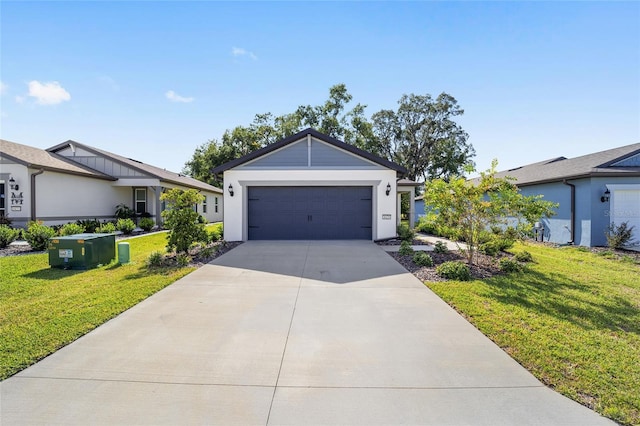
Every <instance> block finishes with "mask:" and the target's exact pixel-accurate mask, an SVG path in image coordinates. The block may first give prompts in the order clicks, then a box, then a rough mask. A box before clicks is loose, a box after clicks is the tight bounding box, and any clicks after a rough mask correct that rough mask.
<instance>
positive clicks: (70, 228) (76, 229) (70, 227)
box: [58, 223, 85, 236]
mask: <svg viewBox="0 0 640 426" xmlns="http://www.w3.org/2000/svg"><path fill="white" fill-rule="evenodd" d="M83 232H85V229H84V226H82V225H78V224H77V223H67V224H66V225H62V228H60V229H59V230H58V234H59V235H62V236H65V235H74V234H82V233H83Z"/></svg>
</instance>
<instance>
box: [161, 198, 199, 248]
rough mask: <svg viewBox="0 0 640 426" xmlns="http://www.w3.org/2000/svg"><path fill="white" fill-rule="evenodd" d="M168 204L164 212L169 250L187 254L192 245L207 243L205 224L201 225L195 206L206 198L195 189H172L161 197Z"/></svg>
mask: <svg viewBox="0 0 640 426" xmlns="http://www.w3.org/2000/svg"><path fill="white" fill-rule="evenodd" d="M160 199H161V200H163V201H165V202H166V203H167V209H166V210H165V211H163V212H162V218H163V219H164V225H165V227H166V228H168V229H169V233H168V235H167V249H168V250H174V249H175V250H176V251H177V252H178V253H180V252H182V253H186V252H187V251H188V250H189V247H190V246H191V244H193V243H196V242H205V241H207V239H208V236H207V232H206V230H205V228H204V224H203V223H199V221H198V217H199V216H200V215H199V214H198V212H196V211H195V210H194V208H193V207H194V206H195V205H196V204H198V203H201V202H202V201H203V200H204V197H203V196H202V195H201V194H199V193H198V191H196V190H195V189H189V190H187V191H183V190H181V189H171V190H169V191H167V192H165V193H164V194H162V195H161V196H160Z"/></svg>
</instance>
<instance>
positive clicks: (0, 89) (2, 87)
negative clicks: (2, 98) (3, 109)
mask: <svg viewBox="0 0 640 426" xmlns="http://www.w3.org/2000/svg"><path fill="white" fill-rule="evenodd" d="M7 90H9V86H7V85H6V84H4V82H2V81H0V95H4V94H5V93H7Z"/></svg>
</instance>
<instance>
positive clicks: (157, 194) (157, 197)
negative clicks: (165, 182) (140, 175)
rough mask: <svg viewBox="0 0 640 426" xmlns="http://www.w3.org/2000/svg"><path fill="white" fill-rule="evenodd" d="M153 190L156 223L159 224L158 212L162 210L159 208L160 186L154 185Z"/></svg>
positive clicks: (159, 215) (160, 220) (160, 216)
mask: <svg viewBox="0 0 640 426" xmlns="http://www.w3.org/2000/svg"><path fill="white" fill-rule="evenodd" d="M154 192H155V193H156V197H155V198H156V206H155V207H156V208H155V210H156V225H158V226H160V225H161V224H162V215H161V214H160V213H161V212H162V210H161V209H160V207H161V206H160V195H162V187H161V186H156V187H154Z"/></svg>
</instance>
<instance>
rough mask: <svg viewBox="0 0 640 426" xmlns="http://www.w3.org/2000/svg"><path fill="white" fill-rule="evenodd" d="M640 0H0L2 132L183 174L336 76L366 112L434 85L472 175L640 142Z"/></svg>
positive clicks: (322, 92) (314, 99)
mask: <svg viewBox="0 0 640 426" xmlns="http://www.w3.org/2000/svg"><path fill="white" fill-rule="evenodd" d="M639 23H640V2H635V1H631V2H612V1H606V2H581V1H575V2H565V1H563V2H508V1H505V2H482V1H470V2H457V1H455V2H454V1H439V2H435V1H434V2H432V1H414V2H385V1H377V2H367V1H361V2H339V1H332V2H268V1H261V2H214V1H193V2H189V1H181V2H169V1H139V2H129V1H116V2H106V1H92V2H91V1H85V2H79V1H72V2H54V1H46V2H32V1H15V2H14V1H7V0H2V1H0V137H1V138H2V139H7V140H10V141H13V142H18V143H22V144H25V145H31V146H35V147H39V148H48V147H51V146H54V145H57V144H59V143H61V142H64V141H66V140H69V139H71V140H75V141H78V142H81V143H84V144H87V145H90V146H94V147H97V148H101V149H105V150H108V151H111V152H114V153H116V154H119V155H123V156H125V157H130V158H133V159H136V160H139V161H143V162H145V163H148V164H152V165H155V166H159V167H163V168H166V169H168V170H172V171H175V172H179V171H181V170H182V168H183V166H184V164H185V162H186V161H188V160H189V159H190V158H191V157H192V155H193V153H194V151H195V149H196V148H197V147H198V146H200V145H202V144H204V143H206V142H207V141H209V140H211V139H220V138H221V136H222V134H223V133H224V131H225V130H226V129H232V128H234V127H235V126H238V125H248V124H249V123H250V122H251V121H252V120H253V117H254V116H255V115H256V114H259V113H265V112H271V113H273V114H275V115H281V114H286V113H290V112H293V111H294V110H295V109H296V108H297V107H298V106H299V105H319V104H321V103H323V102H324V101H325V100H326V99H327V98H328V93H329V88H330V87H331V86H333V85H335V84H338V83H344V84H345V85H346V87H347V89H348V91H349V93H351V95H352V96H353V101H352V103H351V104H349V105H347V108H348V109H349V107H352V106H354V105H355V104H357V103H360V104H363V105H367V108H366V110H365V113H366V115H367V116H368V117H370V116H371V115H372V114H374V113H375V112H377V111H379V110H381V109H396V108H397V101H398V100H399V99H400V97H401V96H402V95H403V94H410V93H414V94H417V95H426V94H431V95H432V96H433V97H436V96H437V95H438V94H440V93H442V92H446V93H448V94H450V95H452V96H453V97H454V98H456V99H457V101H458V103H459V105H460V106H461V107H462V108H463V109H464V111H465V113H464V115H463V116H462V117H460V118H459V119H458V120H457V121H458V123H459V124H460V125H461V126H462V127H463V129H464V130H466V131H467V133H468V134H469V142H470V143H471V145H473V147H474V148H475V151H476V156H475V158H474V161H475V163H476V167H477V169H478V170H486V169H487V168H489V166H490V164H491V161H492V159H494V158H496V159H497V160H498V163H499V164H498V169H499V170H505V169H510V168H514V167H518V166H522V165H525V164H529V163H533V162H536V161H541V160H544V159H548V158H553V157H558V156H565V157H576V156H579V155H584V154H589V153H592V152H597V151H601V150H605V149H609V148H614V147H619V146H624V145H629V144H632V143H638V142H640V24H639Z"/></svg>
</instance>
